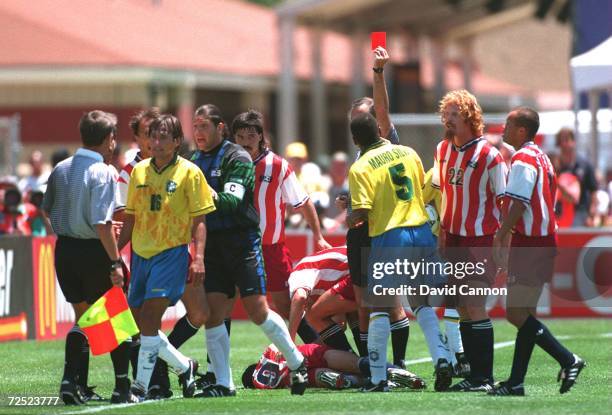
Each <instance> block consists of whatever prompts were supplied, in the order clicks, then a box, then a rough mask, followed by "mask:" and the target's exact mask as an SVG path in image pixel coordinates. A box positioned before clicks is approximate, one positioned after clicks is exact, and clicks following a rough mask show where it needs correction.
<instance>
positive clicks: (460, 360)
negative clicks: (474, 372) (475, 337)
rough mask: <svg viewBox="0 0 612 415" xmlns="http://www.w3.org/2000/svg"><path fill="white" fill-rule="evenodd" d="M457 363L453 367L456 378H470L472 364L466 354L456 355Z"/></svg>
mask: <svg viewBox="0 0 612 415" xmlns="http://www.w3.org/2000/svg"><path fill="white" fill-rule="evenodd" d="M455 357H456V358H457V363H455V365H454V366H453V377H454V378H469V377H470V372H471V370H470V362H468V360H467V358H466V357H465V353H455Z"/></svg>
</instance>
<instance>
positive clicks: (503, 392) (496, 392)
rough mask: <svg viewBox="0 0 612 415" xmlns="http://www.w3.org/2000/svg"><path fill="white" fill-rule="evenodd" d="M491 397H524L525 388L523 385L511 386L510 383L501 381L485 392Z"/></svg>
mask: <svg viewBox="0 0 612 415" xmlns="http://www.w3.org/2000/svg"><path fill="white" fill-rule="evenodd" d="M487 395H491V396H525V388H524V387H523V384H522V383H521V384H518V385H511V384H510V382H508V381H507V380H506V381H503V382H498V383H496V384H495V385H494V386H493V388H492V389H491V390H490V391H488V392H487Z"/></svg>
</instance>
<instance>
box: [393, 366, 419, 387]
mask: <svg viewBox="0 0 612 415" xmlns="http://www.w3.org/2000/svg"><path fill="white" fill-rule="evenodd" d="M387 378H388V379H389V382H393V383H395V384H397V385H399V386H402V387H405V388H410V389H425V388H426V385H425V381H424V380H423V379H421V378H420V377H418V376H417V375H415V374H414V373H412V372H409V371H407V370H405V369H400V368H394V367H390V368H388V369H387Z"/></svg>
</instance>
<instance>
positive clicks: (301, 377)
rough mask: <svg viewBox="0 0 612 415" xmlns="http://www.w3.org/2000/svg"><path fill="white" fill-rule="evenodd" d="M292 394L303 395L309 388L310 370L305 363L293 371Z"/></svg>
mask: <svg viewBox="0 0 612 415" xmlns="http://www.w3.org/2000/svg"><path fill="white" fill-rule="evenodd" d="M290 379H291V394H292V395H303V394H304V392H305V391H306V386H308V370H306V366H305V365H304V362H302V364H300V366H299V367H298V368H297V369H295V370H292V371H291V378H290Z"/></svg>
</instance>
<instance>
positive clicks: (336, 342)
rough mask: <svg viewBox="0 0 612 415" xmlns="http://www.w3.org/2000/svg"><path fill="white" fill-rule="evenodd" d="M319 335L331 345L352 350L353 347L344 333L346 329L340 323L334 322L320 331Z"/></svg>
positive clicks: (324, 341)
mask: <svg viewBox="0 0 612 415" xmlns="http://www.w3.org/2000/svg"><path fill="white" fill-rule="evenodd" d="M319 337H320V338H321V340H322V341H323V343H325V344H326V345H328V346H329V347H332V348H334V349H338V350H346V351H349V352H352V351H353V349H352V347H351V345H350V344H349V342H348V339H347V338H346V336H345V335H344V330H342V327H340V326H339V325H338V324H336V323H334V324H332V325H331V326H329V327H328V328H326V329H324V330H323V331H321V333H319Z"/></svg>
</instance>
